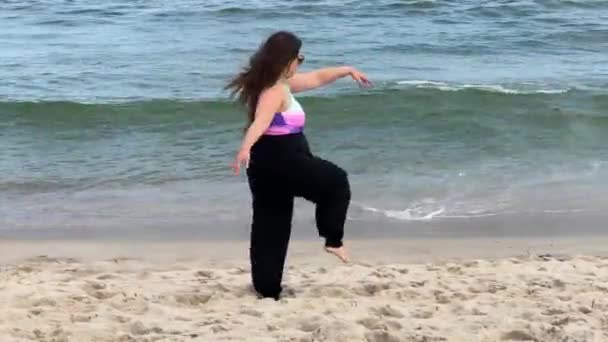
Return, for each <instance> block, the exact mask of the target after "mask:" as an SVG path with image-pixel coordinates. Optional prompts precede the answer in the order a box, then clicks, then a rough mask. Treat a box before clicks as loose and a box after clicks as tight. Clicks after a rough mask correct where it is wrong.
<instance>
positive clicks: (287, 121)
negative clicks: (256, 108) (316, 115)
mask: <svg viewBox="0 0 608 342" xmlns="http://www.w3.org/2000/svg"><path fill="white" fill-rule="evenodd" d="M287 93H288V94H289V102H290V103H289V107H288V108H287V109H286V110H285V111H283V112H276V113H275V114H274V117H273V118H272V122H271V123H270V126H269V127H268V129H266V132H265V133H264V134H265V135H288V134H295V133H302V132H303V131H304V123H305V122H306V113H304V110H303V109H302V106H301V105H300V103H299V102H298V100H296V98H295V97H293V95H292V94H291V92H290V91H289V88H287Z"/></svg>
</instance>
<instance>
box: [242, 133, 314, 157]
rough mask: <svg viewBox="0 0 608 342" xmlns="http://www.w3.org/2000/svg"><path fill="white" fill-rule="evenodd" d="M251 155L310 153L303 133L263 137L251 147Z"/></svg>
mask: <svg viewBox="0 0 608 342" xmlns="http://www.w3.org/2000/svg"><path fill="white" fill-rule="evenodd" d="M251 152H252V154H254V155H256V154H258V155H259V154H262V155H267V154H274V155H285V154H287V155H288V154H292V153H305V154H309V153H310V147H309V146H308V141H307V140H306V136H305V135H304V133H292V134H283V135H263V136H261V137H260V139H258V141H257V142H256V143H255V145H253V147H252V149H251Z"/></svg>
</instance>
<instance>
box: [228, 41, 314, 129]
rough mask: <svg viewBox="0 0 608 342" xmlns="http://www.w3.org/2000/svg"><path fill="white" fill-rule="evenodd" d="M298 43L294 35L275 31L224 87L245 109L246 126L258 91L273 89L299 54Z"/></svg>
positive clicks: (255, 103) (252, 112) (254, 106)
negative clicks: (247, 63) (246, 64)
mask: <svg viewBox="0 0 608 342" xmlns="http://www.w3.org/2000/svg"><path fill="white" fill-rule="evenodd" d="M301 47H302V41H301V40H300V38H298V37H297V36H296V35H295V34H293V33H291V32H287V31H279V32H276V33H274V34H272V35H271V36H270V37H268V39H266V41H265V42H264V43H263V44H262V45H261V46H260V47H259V49H258V50H257V51H256V53H254V54H253V55H252V56H251V58H250V59H249V65H248V66H246V67H245V68H244V69H243V70H242V71H241V72H240V73H239V74H238V75H236V76H235V77H234V78H233V79H232V80H231V81H230V82H229V83H228V85H227V86H226V88H225V89H231V96H232V97H236V98H237V100H238V101H239V102H240V103H242V104H243V105H245V106H247V118H248V124H247V126H249V125H250V124H251V123H252V122H253V119H254V118H255V109H256V106H257V104H258V99H259V97H260V94H261V93H262V91H263V90H264V89H266V88H268V87H271V86H273V85H274V84H275V83H276V82H277V81H278V80H279V78H280V77H281V76H282V73H283V72H285V69H286V68H287V66H288V65H289V63H290V62H292V61H293V60H294V59H295V58H297V56H298V54H299V53H300V48H301Z"/></svg>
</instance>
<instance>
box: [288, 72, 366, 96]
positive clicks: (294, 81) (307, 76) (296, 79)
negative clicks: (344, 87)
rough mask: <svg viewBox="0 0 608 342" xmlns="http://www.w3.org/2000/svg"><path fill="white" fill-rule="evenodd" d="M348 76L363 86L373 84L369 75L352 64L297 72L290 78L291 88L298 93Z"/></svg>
mask: <svg viewBox="0 0 608 342" xmlns="http://www.w3.org/2000/svg"><path fill="white" fill-rule="evenodd" d="M346 76H350V77H351V78H352V79H353V80H355V82H357V83H358V84H359V85H360V86H362V87H369V86H371V85H372V83H371V82H370V81H369V79H368V78H367V76H365V74H363V73H362V72H360V71H359V70H357V69H355V68H353V67H350V66H342V67H330V68H323V69H318V70H314V71H310V72H302V73H297V74H295V75H293V76H292V77H291V78H290V79H289V88H290V89H291V91H292V92H293V93H297V92H301V91H306V90H311V89H315V88H319V87H322V86H324V85H327V84H330V83H333V82H335V81H336V80H338V79H340V78H343V77H346Z"/></svg>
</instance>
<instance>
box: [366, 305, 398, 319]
mask: <svg viewBox="0 0 608 342" xmlns="http://www.w3.org/2000/svg"><path fill="white" fill-rule="evenodd" d="M371 311H372V312H373V313H375V314H376V315H379V316H383V317H392V318H403V317H405V315H404V314H403V313H402V312H401V311H400V310H399V309H396V308H394V307H392V306H390V305H385V306H381V307H378V308H374V309H372V310H371Z"/></svg>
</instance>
